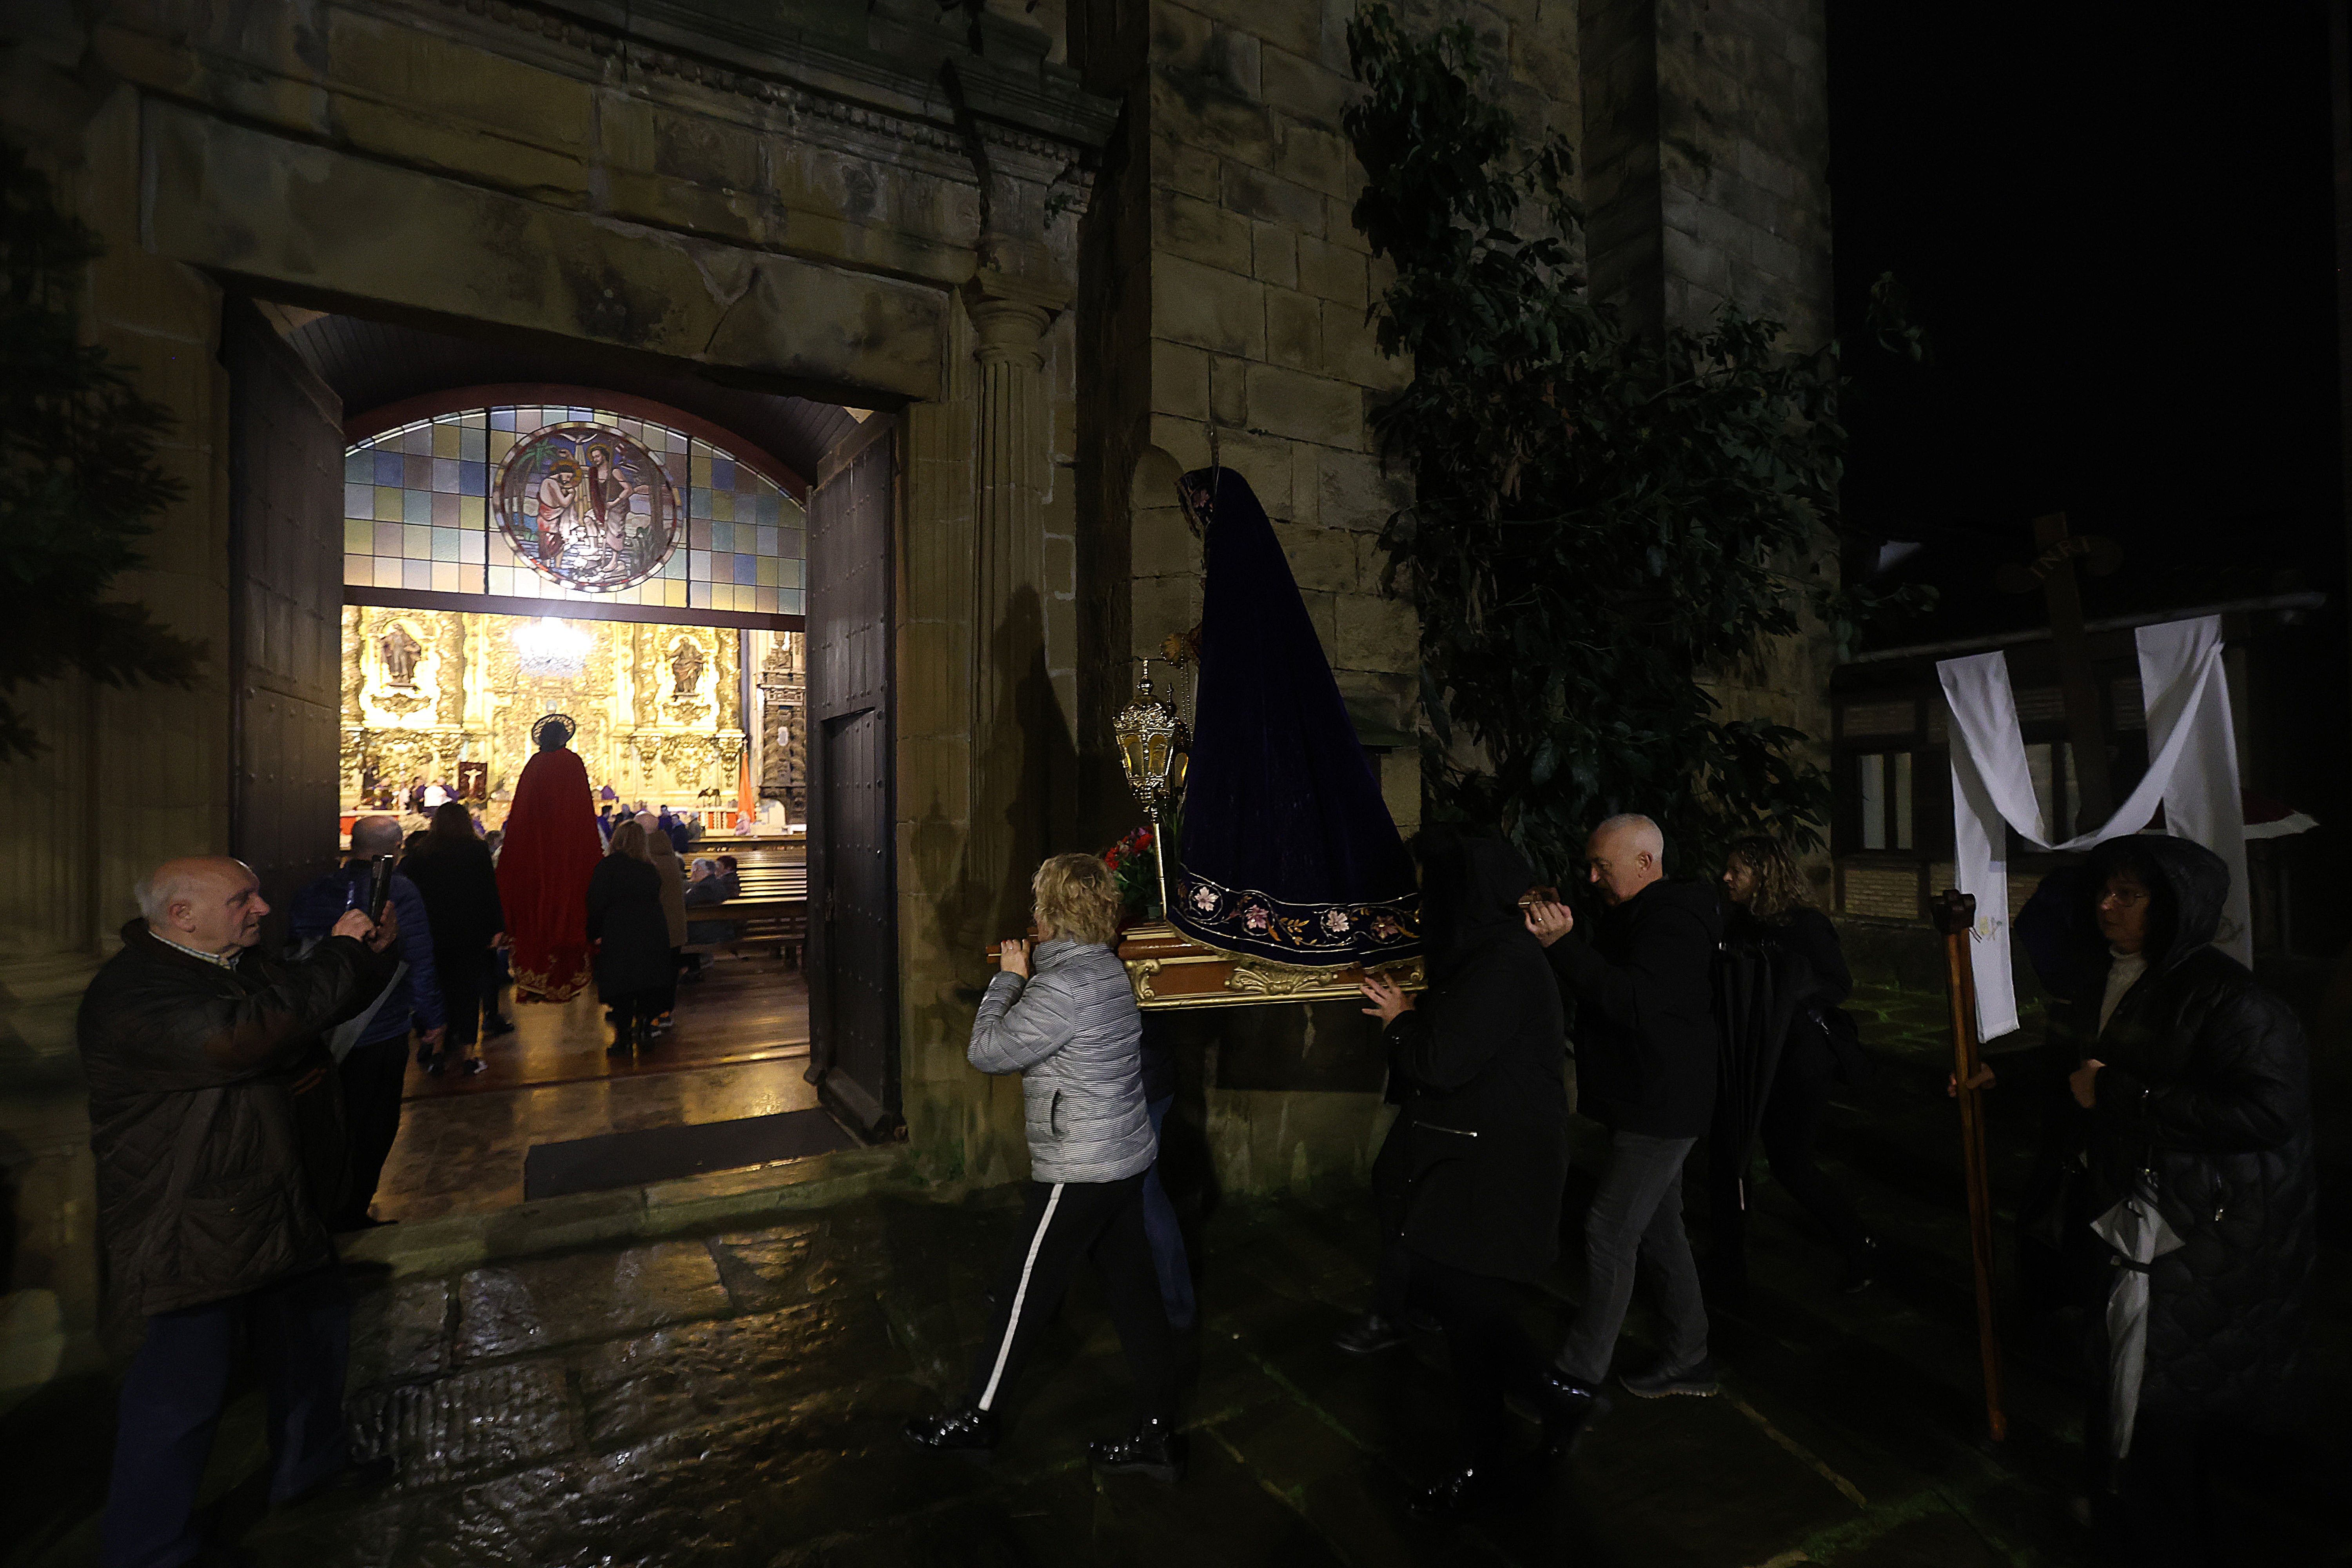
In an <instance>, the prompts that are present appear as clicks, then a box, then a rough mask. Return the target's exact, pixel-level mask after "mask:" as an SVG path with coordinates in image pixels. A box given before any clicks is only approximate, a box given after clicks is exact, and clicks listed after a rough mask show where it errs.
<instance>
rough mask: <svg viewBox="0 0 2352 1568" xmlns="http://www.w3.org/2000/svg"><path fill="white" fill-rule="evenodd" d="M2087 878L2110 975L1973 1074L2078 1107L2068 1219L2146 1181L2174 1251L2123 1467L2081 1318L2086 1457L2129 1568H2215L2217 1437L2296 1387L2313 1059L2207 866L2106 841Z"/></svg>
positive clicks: (2156, 1301) (2222, 879)
mask: <svg viewBox="0 0 2352 1568" xmlns="http://www.w3.org/2000/svg"><path fill="white" fill-rule="evenodd" d="M2087 869H2088V872H2089V876H2088V879H2087V883H2088V887H2087V891H2088V892H2089V894H2090V896H2091V897H2092V898H2093V899H2095V900H2096V902H2095V909H2096V911H2097V916H2098V923H2099V927H2100V930H2101V931H2102V932H2103V933H2104V934H2105V936H2106V937H2107V938H2108V940H2109V941H2110V942H2112V943H2113V947H2112V949H2111V957H2110V961H2109V963H2107V964H2105V965H2103V966H2100V968H2099V969H2098V970H2097V971H2096V979H2095V984H2091V985H2090V986H2088V987H2086V989H2085V992H2084V994H2083V995H2081V996H2079V997H2077V998H2074V999H2073V1000H2072V1001H2071V1002H2070V1003H2069V1004H2068V1005H2066V1007H2064V1008H2063V1011H2062V1012H2061V1014H2060V1016H2057V1017H2055V1018H2053V1024H2052V1026H2051V1029H2050V1038H2049V1041H2048V1043H2047V1044H2046V1045H2044V1046H2043V1047H2042V1048H2041V1049H2039V1050H2037V1051H2032V1052H2024V1053H2019V1054H2017V1055H2013V1056H2009V1057H2004V1058H2000V1059H1999V1061H1998V1062H1997V1064H1996V1066H1995V1067H1994V1068H1989V1069H1986V1071H1985V1072H1984V1073H1983V1074H1981V1075H1980V1076H1979V1079H1978V1081H1979V1083H1980V1084H1991V1083H1994V1082H1998V1084H1999V1086H2000V1088H2001V1089H2003V1090H2004V1091H2005V1092H2006V1091H2012V1090H2016V1089H2027V1090H2032V1089H2036V1088H2040V1089H2044V1090H2045V1091H2047V1092H2050V1093H2053V1094H2055V1093H2057V1092H2058V1091H2059V1086H2060V1085H2062V1084H2063V1086H2064V1087H2065V1089H2068V1090H2070V1091H2071V1093H2072V1098H2073V1100H2074V1104H2075V1105H2077V1106H2079V1107H2080V1108H2081V1110H2080V1113H2079V1115H2078V1116H2077V1118H2076V1120H2075V1131H2076V1134H2077V1137H2078V1139H2079V1142H2077V1144H2076V1150H2077V1157H2076V1158H2075V1160H2074V1167H2075V1169H2076V1170H2077V1171H2078V1172H2079V1173H2080V1175H2081V1178H2082V1179H2083V1180H2084V1181H2086V1182H2087V1183H2088V1184H2089V1186H2090V1189H2091V1191H2090V1194H2089V1196H2088V1201H2087V1203H2086V1204H2085V1205H2080V1206H2079V1207H2078V1208H2077V1211H2076V1212H2088V1213H2090V1214H2093V1215H2098V1214H2103V1213H2105V1211H2106V1210H2107V1209H2108V1208H2109V1207H2110V1206H2111V1205H2113V1204H2114V1203H2115V1202H2116V1200H2117V1199H2119V1198H2121V1197H2123V1196H2124V1195H2125V1194H2128V1193H2130V1192H2131V1191H2132V1190H2133V1188H2134V1186H2135V1185H2136V1184H2140V1183H2141V1182H2142V1181H2143V1179H2144V1178H2145V1180H2146V1181H2147V1184H2149V1185H2152V1186H2153V1188H2154V1192H2155V1197H2156V1205H2157V1209H2158V1213H2159V1214H2160V1215H2162V1216H2163V1219H2164V1221H2165V1223H2166V1224H2167V1225H2168V1226H2170V1227H2171V1229H2172V1230H2173V1232H2174V1233H2175V1234H2176V1235H2178V1236H2179V1237H2180V1238H2181V1240H2182V1242H2183V1244H2184V1245H2182V1246H2181V1247H2179V1249H2178V1250H2177V1251H2172V1252H2168V1253H2166V1254H2164V1255H2163V1256H2161V1257H2159V1258H2156V1259H2155V1261H2154V1262H2153V1263H2152V1264H2151V1265H2149V1266H2148V1287H2149V1291H2148V1307H2147V1363H2146V1368H2145V1371H2144V1372H2143V1373H2142V1376H2141V1380H2140V1385H2139V1408H2138V1414H2137V1419H2136V1421H2135V1423H2134V1425H2133V1430H2132V1436H2131V1441H2130V1447H2129V1450H2128V1453H2127V1455H2126V1458H2124V1459H2123V1460H2121V1461H2120V1462H2112V1461H2110V1460H2108V1459H2107V1458H2106V1455H2107V1452H2108V1447H2107V1444H2106V1443H2105V1442H2104V1441H2103V1439H2102V1435H2103V1434H2105V1433H2106V1432H2107V1430H2108V1419H2107V1416H2108V1411H2109V1405H2110V1396H2111V1394H2112V1392H2113V1391H2111V1390H2110V1389H2109V1388H2108V1387H2107V1386H2106V1384H2107V1377H2108V1371H2107V1360H2106V1352H2107V1345H2106V1339H2105V1318H2104V1307H2105V1296H2104V1289H2102V1295H2101V1299H2100V1300H2099V1301H2097V1302H2095V1303H2094V1302H2086V1303H2084V1305H2085V1306H2086V1307H2087V1308H2089V1309H2090V1310H2088V1311H2087V1312H2086V1320H2087V1321H2088V1322H2089V1324H2090V1325H2091V1326H2092V1329H2093V1339H2094V1341H2095V1342H2094V1343H2093V1344H2092V1345H2091V1346H2089V1347H2087V1348H2088V1350H2089V1352H2090V1354H2089V1356H2088V1357H2087V1359H2088V1360H2089V1361H2090V1363H2092V1365H2093V1367H2094V1369H2095V1375H2094V1377H2093V1393H2092V1409H2091V1416H2090V1419H2089V1420H2088V1421H2087V1422H2086V1423H2085V1428H2084V1448H2085V1451H2086V1453H2087V1454H2088V1455H2089V1457H2090V1458H2091V1460H2092V1473H2093V1477H2094V1485H2095V1488H2096V1489H2097V1493H2098V1496H2097V1499H2096V1500H2097V1502H2098V1503H2099V1504H2100V1505H2101V1508H2100V1512H2101V1514H2102V1515H2103V1521H2104V1524H2105V1529H2106V1530H2107V1531H2108V1532H2109V1533H2111V1534H2112V1535H2113V1536H2114V1537H2115V1538H2116V1540H2117V1542H2118V1543H2119V1544H2121V1545H2122V1546H2123V1547H2124V1548H2125V1550H2126V1552H2127V1554H2128V1556H2129V1558H2130V1560H2132V1561H2134V1562H2137V1563H2210V1562H2211V1561H2213V1560H2214V1551H2215V1549H2214V1545H2213V1542H2212V1538H2211V1533H2210V1524H2209V1521H2208V1518H2207V1484H2206V1454H2207V1453H2208V1451H2209V1450H2210V1447H2211V1446H2212V1444H2213V1442H2214V1436H2215V1426H2216V1424H2217V1423H2226V1424H2229V1425H2231V1426H2245V1427H2254V1428H2262V1427H2276V1426H2282V1425H2284V1424H2285V1423H2287V1422H2288V1421H2289V1420H2291V1419H2292V1417H2293V1416H2294V1414H2295V1405H2296V1398H2295V1395H2296V1391H2297V1386H2298V1384H2300V1383H2301V1382H2302V1379H2303V1376H2304V1368H2303V1364H2302V1363H2303V1351H2304V1327H2305V1322H2304V1314H2305V1302H2304V1296H2305V1289H2306V1287H2307V1285H2308V1283H2309V1280H2310V1278H2311V1272H2312V1268H2313V1265H2314V1262H2315V1256H2316V1252H2315V1248H2316V1231H2315V1211H2316V1205H2317V1195H2318V1194H2317V1183H2316V1181H2315V1174H2314V1171H2313V1167H2312V1126H2311V1090H2310V1058H2309V1053H2308V1051H2307V1049H2306V1047H2305V1042H2304V1036H2303V1029H2302V1026H2301V1025H2300V1024H2299V1023H2298V1022H2297V1021H2296V1019H2295V1016H2294V1012H2293V1011H2292V1010H2291V1009H2290V1008H2289V1007H2288V1006H2287V1005H2286V1004H2285V1003H2284V1001H2282V1000H2280V999H2279V998H2278V997H2277V996H2274V995H2273V994H2271V993H2270V992H2268V991H2266V990H2264V989H2263V987H2262V986H2260V985H2258V984H2255V982H2254V977H2253V976H2252V973H2249V972H2248V971H2247V969H2246V967H2245V966H2244V965H2243V964H2242V963H2238V962H2237V960H2235V959H2233V958H2231V957H2230V956H2229V955H2228V954H2227V953H2224V952H2221V950H2220V949H2218V948H2216V947H2214V946H2212V945H2211V943H2212V941H2213V937H2214V933H2215V931H2216V930H2217V929H2218V927H2219V925H2220V923H2221V910H2222V905H2223V901H2224V900H2225V898H2226V897H2227V895H2228V892H2229V887H2230V874H2229V870H2228V868H2227V867H2225V866H2224V865H2223V864H2222V862H2221V858H2220V857H2219V856H2216V855H2215V854H2213V853H2212V852H2211V851H2210V850H2209V849H2206V848H2205V847H2202V846H2200V845H2197V844H2193V843H2190V842H2189V841H2188V840H2186V839H2181V838H2172V837H2156V836H2147V835H2141V836H2136V837H2129V838H2120V839H2115V840H2111V841H2109V842H2108V843H2106V844H2103V845H2101V846H2100V847H2099V848H2098V849H2097V850H2096V851H2095V852H2094V854H2093V856H2092V859H2091V863H2090V865H2089V867H2088V868H2087ZM1996 1074H1997V1078H1996V1076H1995V1075H1996ZM2098 1245H2100V1246H2102V1247H2104V1243H2100V1244H2098ZM2104 1272H2105V1275H2106V1278H2107V1279H2112V1278H2113V1272H2112V1268H2110V1269H2109V1270H2106V1271H2104ZM2105 1283H2106V1279H2101V1280H2100V1281H2099V1284H2100V1286H2101V1287H2102V1288H2104V1287H2105Z"/></svg>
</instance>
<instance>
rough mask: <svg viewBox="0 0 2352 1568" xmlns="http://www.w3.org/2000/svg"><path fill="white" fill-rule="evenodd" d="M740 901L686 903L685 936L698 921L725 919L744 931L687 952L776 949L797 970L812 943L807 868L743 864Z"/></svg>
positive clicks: (689, 945) (695, 945)
mask: <svg viewBox="0 0 2352 1568" xmlns="http://www.w3.org/2000/svg"><path fill="white" fill-rule="evenodd" d="M736 879H737V880H738V881H739V882H740V883H741V885H742V888H743V893H742V896H741V897H740V898H734V899H730V900H727V901H726V902H725V903H723V904H688V906H687V908H686V921H687V935H688V938H689V939H691V938H692V936H693V934H694V923H695V922H696V921H728V922H730V924H732V925H733V926H734V927H735V928H736V931H738V932H739V933H740V934H739V935H737V937H736V938H735V940H734V941H732V942H694V941H692V940H689V941H688V942H687V944H686V951H687V952H704V953H718V952H733V953H735V954H736V955H737V956H738V957H740V956H741V953H742V949H743V948H744V947H745V946H746V945H747V944H762V945H772V946H773V947H774V949H775V952H776V956H777V957H779V958H784V957H787V956H789V957H790V959H791V961H792V963H793V967H795V968H798V967H799V966H800V963H801V962H802V959H803V956H804V954H805V952H806V949H807V945H808V868H807V867H806V866H805V865H791V864H780V863H773V862H771V863H761V862H758V861H746V862H744V863H743V864H742V865H741V866H740V868H738V870H737V872H736Z"/></svg>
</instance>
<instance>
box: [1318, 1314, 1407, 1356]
mask: <svg viewBox="0 0 2352 1568" xmlns="http://www.w3.org/2000/svg"><path fill="white" fill-rule="evenodd" d="M1420 1331H1421V1330H1420V1328H1419V1327H1418V1326H1417V1325H1415V1324H1412V1323H1409V1322H1406V1321H1403V1320H1402V1319H1400V1318H1389V1317H1383V1316H1381V1314H1380V1313H1378V1312H1366V1313H1365V1314H1364V1315H1363V1316H1362V1317H1360V1318H1358V1319H1357V1320H1356V1321H1354V1322H1352V1323H1349V1325H1348V1326H1347V1327H1346V1328H1344V1329H1341V1330H1340V1331H1339V1332H1338V1333H1337V1334H1334V1335H1333V1336H1332V1337H1331V1342H1332V1343H1333V1344H1335V1345H1337V1346H1339V1348H1340V1349H1341V1350H1343V1351H1346V1352H1348V1353H1349V1355H1370V1354H1372V1353H1373V1352H1375V1351H1384V1350H1390V1349H1392V1348H1393V1347H1395V1346H1397V1345H1401V1344H1403V1343H1404V1342H1406V1341H1408V1340H1410V1339H1412V1337H1413V1335H1415V1334H1416V1333H1419V1332H1420Z"/></svg>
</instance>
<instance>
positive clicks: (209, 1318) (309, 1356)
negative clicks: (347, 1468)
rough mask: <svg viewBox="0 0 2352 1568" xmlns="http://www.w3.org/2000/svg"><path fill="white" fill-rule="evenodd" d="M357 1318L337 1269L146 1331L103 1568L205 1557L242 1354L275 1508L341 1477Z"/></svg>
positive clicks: (130, 1385) (130, 1383) (121, 1425)
mask: <svg viewBox="0 0 2352 1568" xmlns="http://www.w3.org/2000/svg"><path fill="white" fill-rule="evenodd" d="M405 1048H406V1047H405V1046H403V1047H402V1049H404V1050H405ZM355 1054H356V1053H355ZM351 1318H352V1308H351V1298H350V1296H349V1295H348V1294H347V1293H346V1292H345V1290H344V1289H343V1282H342V1276H341V1272H340V1271H339V1270H338V1269H336V1268H333V1267H331V1266H330V1267H328V1268H319V1269H313V1270H312V1271H311V1272H310V1273H308V1274H302V1275H298V1276H296V1277H295V1278H294V1279H288V1280H284V1281H282V1282H280V1283H278V1284H276V1285H271V1286H268V1287H267V1288H266V1289H259V1290H255V1291H251V1292H249V1293H247V1294H246V1295H243V1296H232V1297H230V1298H229V1299H228V1300H225V1301H214V1302H210V1303H207V1304H206V1305H205V1306H202V1307H188V1308H184V1309H182V1310H179V1311H176V1312H158V1313H156V1314H155V1315H154V1316H153V1317H151V1318H149V1319H148V1320H147V1338H146V1340H145V1342H143V1343H142V1344H141V1345H140V1347H139V1354H138V1355H137V1357H136V1358H134V1359H133V1360H132V1362H131V1371H130V1372H129V1373H128V1374H126V1375H125V1376H124V1378H123V1380H122V1398H121V1405H120V1406H119V1407H118V1408H119V1415H118V1422H117V1426H116V1428H115V1436H114V1471H113V1476H112V1478H111V1479H110V1481H109V1482H108V1485H107V1489H106V1513H105V1516H104V1518H103V1520H102V1521H101V1522H100V1526H99V1562H100V1563H102V1564H103V1565H104V1568H161V1565H163V1564H167V1563H186V1562H189V1561H191V1560H192V1559H194V1557H195V1556H196V1555H197V1553H198V1552H200V1551H201V1550H202V1549H203V1545H204V1543H203V1542H202V1541H201V1540H200V1539H199V1537H198V1533H197V1529H196V1523H195V1507H196V1494H197V1489H198V1488H199V1487H200V1486H201V1485H202V1484H203V1481H204V1479H205V1461H206V1460H207V1459H208V1458H210V1457H211V1455H212V1449H213V1434H214V1432H215V1430H216V1429H217V1428H218V1427H219V1426H220V1418H221V1411H222V1410H223V1408H224V1407H225V1406H226V1405H227V1404H228V1391H229V1380H230V1378H231V1376H232V1374H233V1373H235V1372H236V1365H237V1360H238V1357H239V1354H240V1353H241V1352H242V1353H246V1354H250V1355H251V1356H252V1357H253V1359H254V1361H255V1362H256V1363H257V1364H258V1367H259V1370H260V1373H261V1378H262V1382H263V1384H265V1385H266V1386H267V1387H268V1391H269V1458H270V1475H269V1500H270V1501H272V1502H282V1501H284V1500H287V1499H289V1498H291V1497H295V1496H299V1494H300V1493H302V1492H304V1491H307V1490H309V1489H310V1488H312V1487H314V1486H317V1485H318V1484H319V1483H320V1481H323V1480H325V1479H328V1478H329V1477H331V1476H332V1475H333V1474H334V1473H335V1472H336V1471H337V1470H339V1469H341V1468H342V1466H343V1463H344V1460H345V1458H346V1456H347V1450H346V1448H345V1447H344V1437H343V1371H344V1366H345V1363H347V1361H348V1360H349V1356H350V1349H351Z"/></svg>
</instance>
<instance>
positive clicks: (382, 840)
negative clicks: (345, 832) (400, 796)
mask: <svg viewBox="0 0 2352 1568" xmlns="http://www.w3.org/2000/svg"><path fill="white" fill-rule="evenodd" d="M403 837H404V835H403V834H402V833H401V831H400V818H398V817H396V816H362V817H361V818H360V819H359V820H358V821H357V822H354V823H352V854H354V855H390V854H394V853H395V852H397V851H398V850H399V848H400V846H401V841H402V839H403Z"/></svg>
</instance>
